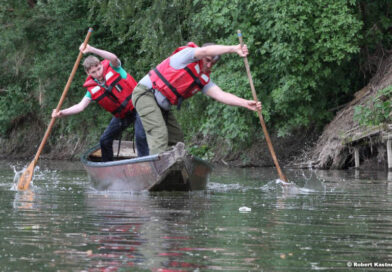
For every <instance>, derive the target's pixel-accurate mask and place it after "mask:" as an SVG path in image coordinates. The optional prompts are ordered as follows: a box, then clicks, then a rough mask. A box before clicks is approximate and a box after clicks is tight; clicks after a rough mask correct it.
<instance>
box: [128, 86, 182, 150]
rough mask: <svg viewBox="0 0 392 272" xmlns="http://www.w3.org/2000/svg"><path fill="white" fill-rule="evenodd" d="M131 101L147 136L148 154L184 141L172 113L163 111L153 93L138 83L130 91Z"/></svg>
mask: <svg viewBox="0 0 392 272" xmlns="http://www.w3.org/2000/svg"><path fill="white" fill-rule="evenodd" d="M132 103H133V105H134V106H135V108H136V111H137V112H138V114H139V116H140V119H141V121H142V124H143V127H144V131H145V132H146V136H147V143H148V148H149V149H150V155H153V154H157V153H160V152H163V151H166V150H167V149H168V147H169V146H170V145H175V144H176V143H177V142H183V141H184V134H183V132H182V130H181V128H180V126H179V124H178V122H177V120H176V118H175V116H174V114H173V112H172V111H171V110H170V111H163V110H162V109H161V108H160V107H159V106H158V104H157V102H156V100H155V96H154V93H153V92H152V91H151V90H149V89H147V87H145V86H144V85H141V84H138V85H137V86H136V87H135V89H134V90H133V93H132Z"/></svg>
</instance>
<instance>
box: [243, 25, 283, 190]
mask: <svg viewBox="0 0 392 272" xmlns="http://www.w3.org/2000/svg"><path fill="white" fill-rule="evenodd" d="M238 39H239V41H240V44H241V46H243V45H244V43H243V41H242V34H241V31H240V30H238ZM244 63H245V68H246V73H247V74H248V79H249V84H250V88H251V90H252V95H253V100H254V101H256V102H258V99H257V95H256V90H255V86H254V85H253V80H252V75H251V73H250V68H249V63H248V58H247V57H244ZM257 115H258V116H259V120H260V124H261V127H262V128H263V132H264V136H265V140H266V141H267V145H268V149H269V151H270V153H271V156H272V160H273V161H274V164H275V167H276V170H277V171H278V175H279V178H280V179H281V180H283V181H285V182H287V178H286V176H285V175H284V174H283V172H282V170H281V169H280V166H279V162H278V159H277V158H276V154H275V150H274V147H273V146H272V142H271V139H270V136H269V133H268V130H267V127H266V125H265V122H264V118H263V115H262V114H261V110H258V111H257Z"/></svg>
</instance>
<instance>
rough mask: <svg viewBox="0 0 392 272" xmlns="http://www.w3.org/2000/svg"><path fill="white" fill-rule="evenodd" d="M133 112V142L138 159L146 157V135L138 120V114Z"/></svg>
mask: <svg viewBox="0 0 392 272" xmlns="http://www.w3.org/2000/svg"><path fill="white" fill-rule="evenodd" d="M134 112H135V126H134V128H135V142H136V149H137V155H138V157H143V156H148V155H149V150H148V144H147V137H146V133H145V132H144V128H143V124H142V121H141V120H140V116H139V114H137V112H136V110H134Z"/></svg>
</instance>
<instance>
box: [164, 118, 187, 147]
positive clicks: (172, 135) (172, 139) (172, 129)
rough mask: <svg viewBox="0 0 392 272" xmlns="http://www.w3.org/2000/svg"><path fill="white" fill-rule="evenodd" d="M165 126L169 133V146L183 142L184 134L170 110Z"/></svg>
mask: <svg viewBox="0 0 392 272" xmlns="http://www.w3.org/2000/svg"><path fill="white" fill-rule="evenodd" d="M166 126H167V131H168V133H169V145H175V144H177V143H178V142H184V133H183V132H182V130H181V127H180V125H179V124H178V122H177V119H176V117H175V116H174V114H173V112H172V111H171V110H170V111H169V112H168V113H167V121H166Z"/></svg>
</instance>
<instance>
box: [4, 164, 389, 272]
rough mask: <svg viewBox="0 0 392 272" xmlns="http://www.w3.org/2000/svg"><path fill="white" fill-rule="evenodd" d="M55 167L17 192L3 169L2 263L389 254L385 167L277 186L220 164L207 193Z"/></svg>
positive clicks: (227, 262)
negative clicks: (120, 188) (116, 182)
mask: <svg viewBox="0 0 392 272" xmlns="http://www.w3.org/2000/svg"><path fill="white" fill-rule="evenodd" d="M61 165H62V164H61V163H59V164H54V165H53V164H50V165H49V166H48V165H45V164H43V165H42V166H41V167H40V168H38V169H36V172H35V176H34V185H33V186H32V188H31V190H27V191H23V192H20V191H13V190H11V187H12V184H13V182H14V177H15V173H12V171H13V170H12V166H10V165H9V163H5V164H3V165H0V205H1V206H2V209H1V211H0V222H1V223H0V237H1V238H0V248H1V249H2V250H0V267H1V268H2V269H1V270H2V271H27V270H28V271H60V270H61V271H173V272H174V271H311V270H327V271H328V270H342V271H351V270H350V269H351V268H349V267H348V266H347V263H348V262H387V261H389V260H390V259H391V257H392V256H391V255H390V253H389V252H391V250H392V176H390V177H388V175H387V173H385V172H377V171H374V172H370V171H367V172H363V171H361V172H359V171H354V170H352V171H351V170H350V171H314V170H298V169H296V170H290V169H288V170H286V175H287V176H288V178H289V180H290V184H284V183H283V182H282V181H280V180H277V179H276V178H277V176H276V172H275V170H274V169H272V168H262V169H260V168H248V169H238V168H237V169H230V168H216V169H214V172H213V174H212V176H211V178H210V182H209V184H208V188H207V190H206V191H199V192H189V193H180V192H161V193H149V192H141V193H132V192H99V191H95V190H94V189H92V188H91V187H90V183H89V182H88V179H87V177H86V173H85V172H84V171H83V169H81V168H80V165H79V164H74V165H73V164H64V166H63V167H61ZM244 207H246V208H248V209H244V210H243V211H242V210H241V208H244ZM244 211H245V212H244ZM353 269H354V270H352V271H355V268H353ZM368 271H369V270H368Z"/></svg>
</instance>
